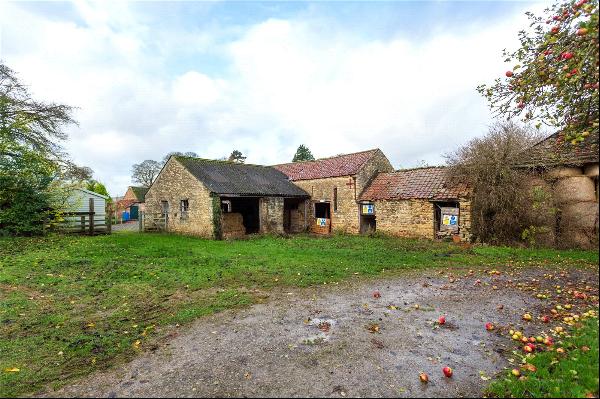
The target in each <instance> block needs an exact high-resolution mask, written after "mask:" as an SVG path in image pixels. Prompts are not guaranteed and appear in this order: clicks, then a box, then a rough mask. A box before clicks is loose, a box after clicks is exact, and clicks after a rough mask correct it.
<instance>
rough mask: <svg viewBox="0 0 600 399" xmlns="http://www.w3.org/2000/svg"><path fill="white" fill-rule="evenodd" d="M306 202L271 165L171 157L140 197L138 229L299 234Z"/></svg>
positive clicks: (213, 235)
mask: <svg viewBox="0 0 600 399" xmlns="http://www.w3.org/2000/svg"><path fill="white" fill-rule="evenodd" d="M308 198H309V195H308V194H307V193H306V192H305V191H303V190H302V189H300V188H299V187H297V186H295V185H294V184H292V183H291V182H290V181H289V180H288V179H287V177H286V176H285V175H284V174H283V173H281V172H280V171H278V170H277V169H275V168H272V167H268V166H259V165H246V164H238V163H233V162H227V161H213V160H206V159H200V158H190V157H181V156H172V157H170V158H169V160H168V162H167V163H166V165H165V166H164V167H163V169H162V170H161V172H160V173H159V175H158V177H157V178H156V180H155V181H154V183H153V184H152V186H151V187H150V189H149V190H148V192H147V193H146V212H145V220H144V228H145V229H146V230H151V229H161V230H166V231H173V232H178V233H184V234H191V235H196V236H200V237H207V238H231V237H239V236H243V235H245V234H251V233H284V232H289V233H293V232H299V231H304V230H305V228H306V223H307V219H306V211H307V208H308V204H307V200H308Z"/></svg>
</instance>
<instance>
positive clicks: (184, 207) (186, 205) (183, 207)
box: [179, 199, 190, 219]
mask: <svg viewBox="0 0 600 399" xmlns="http://www.w3.org/2000/svg"><path fill="white" fill-rule="evenodd" d="M189 209H190V202H189V200H186V199H184V200H181V201H180V203H179V210H180V211H181V215H180V216H181V219H187V218H188V210H189Z"/></svg>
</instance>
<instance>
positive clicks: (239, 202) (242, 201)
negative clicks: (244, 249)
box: [221, 197, 260, 234]
mask: <svg viewBox="0 0 600 399" xmlns="http://www.w3.org/2000/svg"><path fill="white" fill-rule="evenodd" d="M221 212H223V214H224V215H225V214H227V213H231V214H239V215H241V218H240V217H239V216H238V217H237V218H233V217H227V216H225V218H224V219H227V220H228V221H231V222H230V223H231V226H223V227H224V230H239V229H240V226H239V222H240V221H241V222H242V224H243V230H244V233H245V234H255V233H258V232H259V231H260V211H259V198H258V197H229V198H221ZM234 224H237V226H235V225H234Z"/></svg>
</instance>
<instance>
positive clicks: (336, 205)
mask: <svg viewBox="0 0 600 399" xmlns="http://www.w3.org/2000/svg"><path fill="white" fill-rule="evenodd" d="M337 210H338V196H337V187H334V188H333V211H334V212H337Z"/></svg>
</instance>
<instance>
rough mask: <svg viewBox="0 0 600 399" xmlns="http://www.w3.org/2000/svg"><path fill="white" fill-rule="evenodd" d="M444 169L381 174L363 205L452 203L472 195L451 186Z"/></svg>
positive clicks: (462, 187)
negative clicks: (412, 201) (422, 201)
mask: <svg viewBox="0 0 600 399" xmlns="http://www.w3.org/2000/svg"><path fill="white" fill-rule="evenodd" d="M448 180H449V179H448V176H447V170H446V168H444V167H427V168H416V169H405V170H399V171H397V172H390V173H380V174H379V175H377V177H375V179H373V181H372V182H371V184H370V185H369V186H368V187H367V188H366V189H365V190H364V191H363V193H362V194H361V196H360V200H362V201H375V200H403V199H429V200H449V199H457V198H459V197H463V196H465V195H466V194H467V193H468V190H467V188H466V185H464V184H462V185H454V186H453V185H451V184H450V183H449V181H448Z"/></svg>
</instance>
